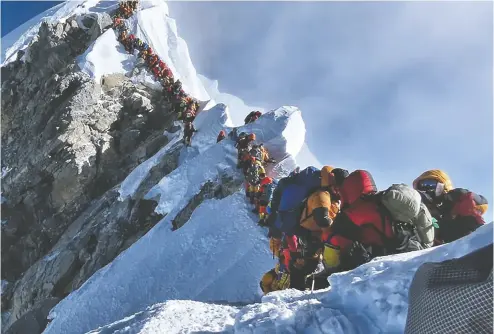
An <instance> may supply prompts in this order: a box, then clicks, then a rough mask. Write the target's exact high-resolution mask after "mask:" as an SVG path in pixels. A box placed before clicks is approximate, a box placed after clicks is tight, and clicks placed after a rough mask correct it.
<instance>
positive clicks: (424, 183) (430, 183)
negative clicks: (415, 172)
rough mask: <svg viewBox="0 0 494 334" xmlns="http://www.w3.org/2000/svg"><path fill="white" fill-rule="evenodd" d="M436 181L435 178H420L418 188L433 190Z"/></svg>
mask: <svg viewBox="0 0 494 334" xmlns="http://www.w3.org/2000/svg"><path fill="white" fill-rule="evenodd" d="M438 183H439V182H437V181H436V180H421V181H420V182H419V183H418V188H419V190H435V189H436V187H437V184H438Z"/></svg>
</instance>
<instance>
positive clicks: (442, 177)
mask: <svg viewBox="0 0 494 334" xmlns="http://www.w3.org/2000/svg"><path fill="white" fill-rule="evenodd" d="M423 180H435V181H437V182H440V183H442V184H443V185H444V192H445V193H447V192H448V191H451V190H453V182H451V179H450V178H449V176H448V174H446V172H444V171H442V170H440V169H431V170H428V171H425V172H423V173H422V174H421V175H420V176H419V177H417V178H416V179H415V180H414V181H413V189H415V190H419V189H418V188H419V182H420V181H423Z"/></svg>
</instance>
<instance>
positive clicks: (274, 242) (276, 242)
mask: <svg viewBox="0 0 494 334" xmlns="http://www.w3.org/2000/svg"><path fill="white" fill-rule="evenodd" d="M280 246H281V239H278V238H271V239H269V249H270V250H271V252H273V254H274V255H275V256H276V257H280Z"/></svg>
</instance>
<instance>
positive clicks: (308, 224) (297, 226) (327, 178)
mask: <svg viewBox="0 0 494 334" xmlns="http://www.w3.org/2000/svg"><path fill="white" fill-rule="evenodd" d="M333 171H335V173H333ZM335 174H337V175H338V177H335ZM347 174H348V173H347ZM341 175H345V173H344V170H342V169H339V168H333V167H330V166H324V167H323V168H322V170H318V169H316V168H315V167H308V168H306V169H304V170H302V171H300V172H298V173H294V174H292V176H289V177H286V178H283V179H281V180H280V181H279V182H278V186H277V187H276V189H275V191H274V194H273V197H272V200H271V203H270V214H269V216H268V218H267V220H266V222H265V223H266V225H268V226H269V228H270V232H269V234H270V236H271V238H272V239H280V240H281V238H282V236H283V235H284V236H285V238H286V237H290V238H296V239H297V240H298V244H299V245H300V247H302V248H303V249H302V250H300V249H299V251H297V252H295V251H294V250H293V249H292V250H291V251H290V252H289V253H288V254H285V258H286V259H292V260H293V261H292V262H290V266H289V271H290V275H291V277H292V279H291V281H292V283H291V287H293V288H296V289H301V290H303V289H305V284H306V278H307V275H309V274H311V273H313V272H314V271H315V270H316V268H317V267H318V265H319V255H320V254H321V253H322V249H323V243H322V240H325V239H327V238H329V237H330V235H329V231H330V224H331V223H332V220H333V219H334V218H335V217H336V215H337V214H338V211H339V194H338V192H337V190H336V189H337V186H339V185H340V183H342V182H343V180H341ZM314 281H315V282H318V287H319V288H321V287H325V286H326V283H324V278H322V279H317V280H316V279H314ZM321 284H322V285H321Z"/></svg>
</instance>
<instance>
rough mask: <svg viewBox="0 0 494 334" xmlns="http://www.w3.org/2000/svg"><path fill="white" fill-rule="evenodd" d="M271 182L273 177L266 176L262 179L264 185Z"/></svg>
mask: <svg viewBox="0 0 494 334" xmlns="http://www.w3.org/2000/svg"><path fill="white" fill-rule="evenodd" d="M270 183H273V179H272V178H270V177H268V176H266V177H265V178H264V179H262V180H261V186H264V185H266V184H270Z"/></svg>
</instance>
